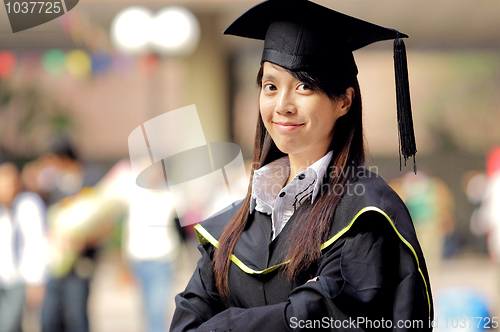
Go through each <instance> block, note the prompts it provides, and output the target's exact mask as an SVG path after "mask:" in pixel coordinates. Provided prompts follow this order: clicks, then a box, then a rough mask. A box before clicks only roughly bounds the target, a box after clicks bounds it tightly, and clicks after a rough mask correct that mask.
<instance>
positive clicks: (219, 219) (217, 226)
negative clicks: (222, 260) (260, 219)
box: [195, 200, 244, 242]
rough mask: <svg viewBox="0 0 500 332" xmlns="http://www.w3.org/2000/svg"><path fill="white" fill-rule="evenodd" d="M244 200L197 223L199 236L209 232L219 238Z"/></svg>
mask: <svg viewBox="0 0 500 332" xmlns="http://www.w3.org/2000/svg"><path fill="white" fill-rule="evenodd" d="M243 201H244V200H240V201H236V202H234V203H232V204H231V205H229V206H227V207H225V208H224V209H222V210H220V211H219V212H217V213H215V214H214V215H212V216H211V217H209V218H208V219H206V220H205V221H203V222H202V223H200V224H198V225H196V226H195V230H196V233H197V235H198V237H200V235H201V236H203V235H204V233H209V234H210V236H211V237H212V238H213V239H219V238H220V236H221V234H222V232H223V231H224V228H226V226H227V224H228V223H229V221H231V219H232V218H233V216H234V215H235V214H236V212H237V211H238V210H239V209H240V208H241V206H242V204H243ZM206 240H208V239H206ZM209 242H213V241H209Z"/></svg>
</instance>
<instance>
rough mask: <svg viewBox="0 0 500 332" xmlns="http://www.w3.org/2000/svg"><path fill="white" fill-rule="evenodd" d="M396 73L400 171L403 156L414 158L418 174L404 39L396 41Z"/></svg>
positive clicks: (414, 167)
mask: <svg viewBox="0 0 500 332" xmlns="http://www.w3.org/2000/svg"><path fill="white" fill-rule="evenodd" d="M394 72H395V74H396V101H397V110H398V129H399V170H401V154H402V155H403V157H404V159H405V166H406V160H408V158H409V157H411V156H413V171H414V172H415V174H417V165H416V163H415V154H416V153H417V145H416V143H415V132H414V130H413V118H412V114H411V102H410V84H409V82H408V67H407V64H406V48H405V43H404V42H403V39H401V38H399V34H398V38H397V39H395V40H394Z"/></svg>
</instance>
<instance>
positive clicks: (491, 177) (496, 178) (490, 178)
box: [471, 147, 500, 264]
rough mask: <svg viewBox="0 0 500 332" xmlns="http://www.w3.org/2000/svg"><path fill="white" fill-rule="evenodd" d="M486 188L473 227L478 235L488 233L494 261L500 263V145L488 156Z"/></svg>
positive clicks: (491, 256)
mask: <svg viewBox="0 0 500 332" xmlns="http://www.w3.org/2000/svg"><path fill="white" fill-rule="evenodd" d="M486 176H487V179H486V188H485V190H484V196H483V198H482V200H481V203H480V206H479V207H478V208H477V209H476V211H475V212H474V213H473V215H472V218H471V227H472V229H473V232H474V233H475V234H476V235H480V234H487V242H488V252H489V255H490V258H491V261H492V262H495V263H497V264H500V147H495V148H492V149H491V150H490V152H489V153H488V155H487V157H486Z"/></svg>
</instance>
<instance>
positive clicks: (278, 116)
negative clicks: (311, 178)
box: [260, 62, 352, 163]
mask: <svg viewBox="0 0 500 332" xmlns="http://www.w3.org/2000/svg"><path fill="white" fill-rule="evenodd" d="M350 90H352V88H349V89H348V91H347V92H346V96H345V97H344V98H336V100H332V99H330V98H329V97H328V96H327V95H326V94H325V93H324V92H322V91H320V90H315V89H312V88H311V87H309V86H308V85H306V84H304V83H302V82H301V81H299V80H297V79H296V78H295V77H293V76H292V75H291V74H290V73H289V72H288V71H287V70H286V69H284V68H283V67H280V66H278V65H275V64H272V63H269V62H265V63H264V68H263V75H262V88H261V91H260V113H261V116H262V121H263V122H264V125H265V127H266V129H267V131H268V132H269V134H270V135H271V137H272V139H273V141H274V143H275V144H276V146H277V147H278V149H280V150H281V151H282V152H284V153H287V154H289V155H296V156H298V157H300V158H301V159H302V160H303V161H305V162H308V163H313V162H315V161H316V160H318V159H319V158H321V157H322V156H323V155H324V154H325V153H326V152H327V150H328V147H329V145H330V142H331V140H332V136H333V126H334V125H335V122H336V121H337V119H338V118H339V117H341V116H342V115H344V114H345V113H347V111H348V110H349V107H350V105H351V102H352V94H351V91H350Z"/></svg>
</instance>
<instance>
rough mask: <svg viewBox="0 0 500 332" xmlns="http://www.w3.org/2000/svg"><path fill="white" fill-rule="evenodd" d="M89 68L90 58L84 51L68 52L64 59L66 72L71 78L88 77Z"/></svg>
mask: <svg viewBox="0 0 500 332" xmlns="http://www.w3.org/2000/svg"><path fill="white" fill-rule="evenodd" d="M91 66H92V64H91V59H90V56H89V55H88V54H87V53H86V52H84V51H81V50H74V51H71V52H69V53H68V55H67V57H66V70H67V71H68V72H69V73H70V74H71V75H73V76H76V77H85V76H88V75H89V74H90V70H91V68H92V67H91Z"/></svg>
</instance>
